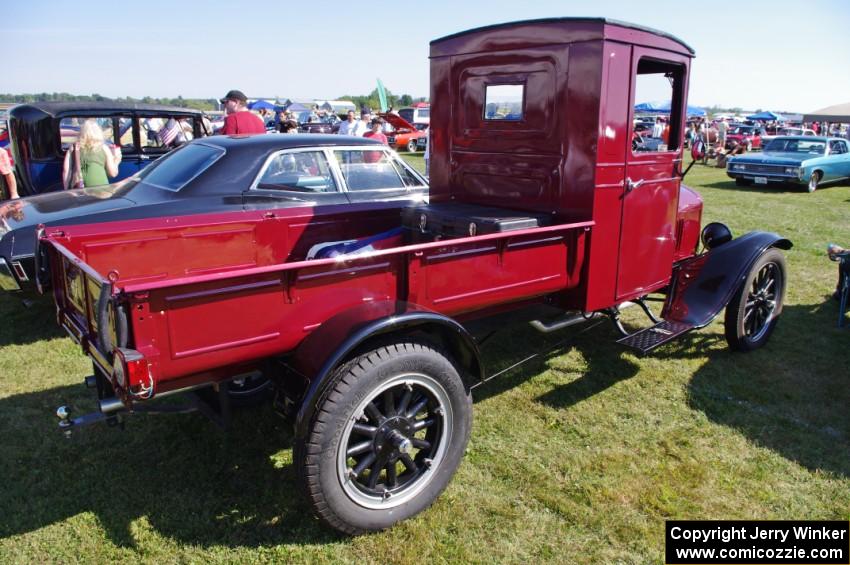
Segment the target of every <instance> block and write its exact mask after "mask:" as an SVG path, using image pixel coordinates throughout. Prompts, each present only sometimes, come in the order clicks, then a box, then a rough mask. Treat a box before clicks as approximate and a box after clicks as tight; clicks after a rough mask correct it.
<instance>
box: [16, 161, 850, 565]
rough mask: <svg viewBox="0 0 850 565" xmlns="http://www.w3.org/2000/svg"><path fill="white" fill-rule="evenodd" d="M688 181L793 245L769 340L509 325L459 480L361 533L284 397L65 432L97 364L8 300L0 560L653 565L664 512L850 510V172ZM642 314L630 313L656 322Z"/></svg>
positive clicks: (740, 514)
mask: <svg viewBox="0 0 850 565" xmlns="http://www.w3.org/2000/svg"><path fill="white" fill-rule="evenodd" d="M403 157H404V158H405V160H407V161H408V162H409V163H411V164H413V165H414V166H415V167H417V168H418V169H419V170H420V171H422V170H423V169H424V166H423V161H422V157H421V154H419V155H409V154H404V155H403ZM685 183H686V184H687V185H689V186H691V187H693V188H694V189H696V190H697V191H698V192H699V193H700V194H701V196H702V198H703V199H704V202H705V207H704V218H703V222H704V223H707V222H710V221H713V220H720V219H722V220H723V221H724V222H726V223H727V224H728V225H729V227H730V228H731V229H732V231H733V233H734V234H735V235H736V236H738V235H741V234H743V233H745V232H747V231H750V230H754V229H761V228H764V227H765V226H768V227H769V228H770V229H771V230H773V231H776V232H777V233H782V234H783V235H784V236H785V237H788V238H789V239H791V240H792V241H793V242H794V247H793V248H792V249H790V250H788V251H787V252H786V260H787V265H788V272H789V275H788V289H787V294H786V303H785V307H784V311H783V321H782V323H780V324H779V325H778V326H777V329H776V331H775V332H774V333H773V336H772V339H771V341H770V342H769V343H768V344H767V345H766V346H765V347H763V348H761V349H759V350H758V351H754V352H751V353H748V354H746V355H742V354H739V353H733V352H730V351H729V350H728V349H727V347H726V346H725V342H724V339H723V325H722V320H720V319H718V320H716V321H715V322H713V323H712V324H711V325H710V326H709V327H707V328H706V329H704V330H702V331H700V332H695V333H691V334H688V335H687V336H685V337H684V338H683V339H681V340H680V341H678V342H675V343H671V344H667V345H664V346H662V347H661V348H659V349H658V350H656V351H654V352H653V353H652V354H650V355H648V356H645V357H639V356H637V355H635V354H634V353H632V352H630V351H627V350H625V349H624V348H622V347H620V346H619V345H617V344H615V343H613V341H614V339H615V338H616V333H615V332H614V330H613V328H612V327H611V325H610V324H606V323H599V322H597V323H591V324H588V325H585V326H581V327H579V328H568V329H565V330H562V331H558V332H554V333H551V334H548V335H546V336H543V337H541V335H540V334H538V333H537V332H535V331H533V330H532V329H530V328H529V327H528V326H526V325H510V324H505V329H504V330H502V331H500V332H498V333H497V334H496V335H494V336H493V338H492V339H490V340H489V341H487V342H486V343H485V344H484V346H483V347H482V353H483V355H484V358H485V360H486V362H487V366H488V373H489V374H495V373H497V372H499V371H502V370H507V372H506V374H504V375H502V376H501V377H500V378H499V379H495V380H493V381H490V382H488V383H486V384H484V385H482V386H480V387H479V388H477V389H476V390H475V394H474V395H473V399H474V407H473V410H474V414H475V418H474V421H473V428H472V433H471V438H470V442H469V446H468V448H467V453H466V456H465V457H464V459H463V461H462V463H461V465H460V468H459V470H458V472H457V474H456V476H455V478H454V480H453V481H452V483H451V484H450V485H449V487H448V488H447V490H446V491H445V493H444V494H443V496H442V497H440V498H439V499H438V500H437V501H436V502H435V503H434V505H433V506H432V507H431V508H430V509H428V510H426V511H425V512H423V513H422V514H421V515H419V516H417V517H415V518H413V519H411V520H408V521H407V522H404V523H401V524H399V525H398V526H396V527H395V528H393V529H391V530H388V531H385V532H381V533H377V534H372V535H369V536H363V537H358V538H343V537H340V536H339V535H337V534H335V533H333V532H332V531H331V530H329V529H327V528H325V527H322V526H321V525H320V523H319V521H318V520H315V519H313V518H307V517H308V516H309V510H308V507H307V504H306V503H305V501H304V500H303V499H302V498H301V497H300V496H298V495H297V494H296V492H297V491H296V487H295V482H296V477H295V469H294V467H293V464H292V462H293V452H292V443H293V434H292V432H291V430H290V427H289V426H288V425H286V424H285V422H284V421H283V420H282V419H280V418H279V416H277V415H276V414H275V413H274V412H273V410H272V409H271V407H268V406H267V407H264V408H262V409H260V410H253V411H238V412H236V413H235V414H234V418H233V424H232V427H231V429H230V430H229V431H228V432H227V433H223V432H218V431H217V430H216V429H215V427H214V426H213V425H212V424H211V423H210V422H209V421H208V420H207V419H205V418H204V417H202V416H201V415H199V414H192V415H177V414H175V415H165V416H156V417H148V416H144V415H141V416H136V417H134V418H131V419H129V420H128V421H127V422H126V427H127V430H126V431H121V430H120V429H117V428H109V427H107V426H95V427H89V428H87V429H85V430H81V431H80V432H75V434H74V435H72V436H71V437H70V438H65V437H63V436H62V434H61V433H60V432H58V431H57V430H56V421H55V419H54V418H53V417H52V416H51V412H52V410H53V408H55V407H56V406H57V405H60V404H71V405H75V406H78V407H80V410H81V411H84V410H87V409H91V408H93V405H94V399H93V398H91V394H87V391H86V390H85V389H84V388H83V387H81V386H80V384H79V383H80V381H81V380H82V379H83V377H85V376H86V375H88V374H90V372H91V365H90V363H89V362H88V361H87V360H86V358H85V357H84V356H82V355H80V354H79V348H78V347H77V346H76V345H74V344H73V343H72V341H71V340H70V339H69V338H68V337H67V336H65V335H64V334H63V333H62V332H61V331H60V330H59V329H58V327H57V326H55V325H54V324H53V323H52V320H53V318H54V314H53V310H54V306H53V304H52V302H51V301H50V300H43V299H36V300H33V302H32V303H31V304H30V305H29V306H26V305H25V304H24V302H23V300H22V298H23V299H32V297H30V296H23V297H22V296H21V295H11V294H8V293H3V294H2V295H1V296H0V316H2V317H3V319H4V322H5V323H4V324H3V325H2V327H0V346H2V350H0V405H2V409H0V422H2V429H3V431H4V433H3V436H2V439H0V453H3V457H2V458H0V478H2V480H3V484H4V485H5V488H4V489H3V490H2V492H0V508H3V509H4V512H3V513H2V514H0V561H2V562H4V563H15V562H43V561H51V562H55V561H69V562H76V561H83V562H105V561H115V560H122V561H156V562H160V561H169V562H171V561H180V562H183V561H193V562H194V561H208V562H249V561H252V562H255V561H262V562H265V561H269V562H271V561H277V562H288V561H293V560H311V561H322V562H352V561H365V562H422V561H429V560H432V561H449V562H459V561H460V562H494V561H506V562H529V561H556V562H563V563H569V562H573V563H577V562H625V563H645V562H659V561H661V560H662V559H663V557H662V556H663V549H664V520H666V519H674V518H675V519H712V518H726V519H751V518H760V519H792V518H795V519H847V508H848V507H850V416H848V413H847V409H846V407H847V406H848V402H849V401H850V392H848V388H847V386H846V377H847V375H846V371H842V369H841V368H842V367H843V368H846V367H848V366H850V348H848V347H847V343H848V341H847V340H848V338H850V334H848V333H847V330H846V329H843V330H842V329H838V328H837V327H836V316H837V308H838V307H837V303H836V302H835V301H833V300H832V299H831V298H830V294H831V293H832V291H833V290H834V288H835V280H836V273H835V264H834V263H830V262H829V261H828V260H827V259H826V254H825V252H824V250H825V246H826V243H827V242H830V241H837V242H846V241H850V226H848V223H847V221H846V212H845V211H844V210H846V206H847V203H848V202H850V187H848V186H847V184H846V183H841V184H837V185H832V186H826V187H824V188H822V189H818V190H817V191H816V192H814V193H812V194H809V193H806V192H805V191H802V190H800V189H798V188H794V187H791V186H784V185H783V186H779V187H770V188H761V187H757V186H753V187H748V188H743V187H737V186H735V183H734V181H733V180H732V179H730V178H728V177H727V176H726V174H725V171H724V170H723V169H716V168H709V167H705V166H702V165H696V166H694V167H693V168H692V169H691V170H690V172H689V173H688V176H687V177H686V178H685ZM636 310H637V309H628V310H625V311H624V317H625V318H626V320H625V321H626V323H627V325H631V324H636V323H639V324H645V320H642V319H640V317H639V312H637V311H636ZM535 353H537V356H536V357H534V358H532V359H530V360H529V361H528V362H526V363H524V364H522V365H520V366H518V367H515V368H512V367H513V366H514V365H515V364H516V363H517V362H519V361H521V360H523V359H526V358H528V357H529V356H531V355H533V354H535Z"/></svg>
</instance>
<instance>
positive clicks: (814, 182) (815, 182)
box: [806, 171, 821, 192]
mask: <svg viewBox="0 0 850 565" xmlns="http://www.w3.org/2000/svg"><path fill="white" fill-rule="evenodd" d="M820 179H821V175H820V173H819V172H817V171H812V174H811V176H809V183H808V184H807V185H806V189H807V190H808V191H809V192H814V191H816V190H817V189H818V187H819V186H820Z"/></svg>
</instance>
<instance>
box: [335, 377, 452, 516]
mask: <svg viewBox="0 0 850 565" xmlns="http://www.w3.org/2000/svg"><path fill="white" fill-rule="evenodd" d="M373 395H374V396H373V398H371V399H365V400H364V401H363V402H361V404H360V405H359V406H358V407H357V408H356V409H355V414H358V413H359V416H358V417H357V419H356V420H354V421H350V422H349V423H348V425H347V426H346V427H345V430H344V431H343V442H342V449H340V450H339V454H338V457H337V464H338V472H339V473H340V476H343V477H346V479H347V480H344V481H343V483H342V486H343V489H344V490H345V491H346V493H347V494H348V496H349V497H350V498H352V499H353V500H355V501H357V502H358V503H359V504H360V505H362V506H364V507H368V508H384V509H388V508H392V507H395V506H399V505H401V504H404V503H405V502H407V501H408V500H410V499H411V498H412V497H414V496H416V495H417V494H418V493H419V492H420V491H421V490H422V488H424V487H425V485H426V484H427V483H428V479H429V477H428V475H429V471H430V469H431V468H433V467H439V465H440V463H442V460H443V459H444V457H445V454H446V446H447V443H448V438H449V437H451V435H452V407H451V402H450V401H449V399H448V396H447V394H446V391H445V390H444V389H443V388H442V387H441V386H440V385H439V384H438V383H437V382H436V381H434V380H433V379H432V378H431V377H429V376H427V375H423V374H416V373H410V374H403V375H398V376H397V377H395V378H393V379H391V380H389V381H388V382H386V383H384V384H383V385H381V387H379V388H378V389H376V390H375V392H374V393H373Z"/></svg>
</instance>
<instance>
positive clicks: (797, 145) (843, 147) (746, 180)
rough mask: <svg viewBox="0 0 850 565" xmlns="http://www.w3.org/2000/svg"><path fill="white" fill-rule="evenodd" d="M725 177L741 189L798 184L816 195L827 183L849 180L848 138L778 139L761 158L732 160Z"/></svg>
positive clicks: (727, 166) (849, 152)
mask: <svg viewBox="0 0 850 565" xmlns="http://www.w3.org/2000/svg"><path fill="white" fill-rule="evenodd" d="M726 174H727V175H729V176H730V177H731V178H733V179H735V184H737V185H738V186H750V185H751V184H753V183H755V184H764V185H767V184H769V183H777V182H779V183H796V184H801V185H805V186H806V188H807V189H808V191H809V192H814V191H815V190H817V188H818V187H819V186H820V185H822V184H824V183H831V182H838V181H842V180H845V179H848V178H850V149H848V143H847V140H845V139H836V138H829V137H811V136H805V137H803V136H781V137H775V138H773V139H772V140H770V142H769V143H768V144H767V145H766V146H765V147H764V150H763V151H762V153H761V154H760V155H740V156H737V157H732V158H731V159H729V162H728V163H727V165H726Z"/></svg>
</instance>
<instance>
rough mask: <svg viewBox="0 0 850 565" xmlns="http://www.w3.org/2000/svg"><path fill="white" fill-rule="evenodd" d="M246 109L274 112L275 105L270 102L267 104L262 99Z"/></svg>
mask: <svg viewBox="0 0 850 565" xmlns="http://www.w3.org/2000/svg"><path fill="white" fill-rule="evenodd" d="M248 108H250V109H251V110H274V109H275V105H274V104H272V103H271V102H267V101H265V100H263V99H260V100H255V101H253V102H251V103H250V104H248Z"/></svg>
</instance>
